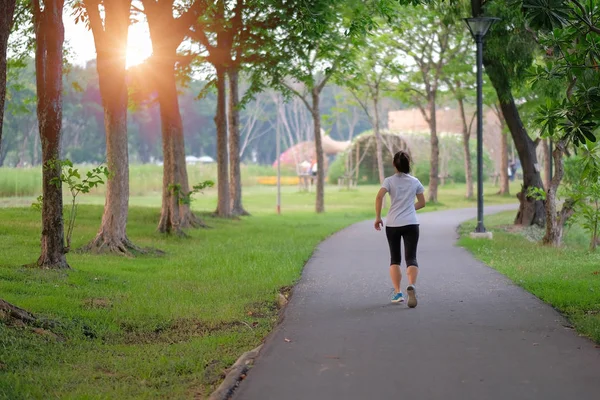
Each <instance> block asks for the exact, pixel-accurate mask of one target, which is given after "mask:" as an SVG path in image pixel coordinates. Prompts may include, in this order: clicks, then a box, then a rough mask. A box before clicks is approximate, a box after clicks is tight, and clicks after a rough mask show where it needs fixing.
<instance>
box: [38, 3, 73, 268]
mask: <svg viewBox="0 0 600 400" xmlns="http://www.w3.org/2000/svg"><path fill="white" fill-rule="evenodd" d="M33 6H34V10H33V12H34V26H35V28H34V29H35V36H36V50H35V70H36V86H37V99H38V105H37V116H38V124H39V129H40V140H41V142H42V161H43V163H44V168H42V180H43V196H44V201H43V204H42V240H41V244H42V246H41V247H42V248H41V255H40V257H39V259H38V261H37V265H38V266H39V267H41V268H52V269H58V268H69V264H67V259H66V257H65V254H66V249H65V243H64V220H63V213H62V212H63V197H62V185H61V183H60V174H61V168H62V167H61V165H60V163H59V162H57V161H58V160H59V159H60V135H61V129H62V89H63V85H62V72H63V67H62V65H63V64H62V61H63V59H62V57H63V43H64V25H63V20H62V14H63V6H64V3H63V0H51V1H47V2H45V4H44V9H43V10H41V9H40V4H39V1H34V3H33ZM57 179H58V184H56V183H54V180H57Z"/></svg>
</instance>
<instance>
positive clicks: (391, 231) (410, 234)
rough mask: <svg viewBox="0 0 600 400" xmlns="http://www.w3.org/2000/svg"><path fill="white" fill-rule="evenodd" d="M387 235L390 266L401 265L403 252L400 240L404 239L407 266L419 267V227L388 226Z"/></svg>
mask: <svg viewBox="0 0 600 400" xmlns="http://www.w3.org/2000/svg"><path fill="white" fill-rule="evenodd" d="M385 234H386V236H387V240H388V244H389V245H390V256H391V260H390V265H400V262H401V259H402V252H401V250H400V240H401V239H404V252H405V253H406V254H405V257H404V260H406V266H407V267H408V266H411V265H412V266H415V267H418V266H419V264H418V263H417V244H418V243H419V225H405V226H386V227H385Z"/></svg>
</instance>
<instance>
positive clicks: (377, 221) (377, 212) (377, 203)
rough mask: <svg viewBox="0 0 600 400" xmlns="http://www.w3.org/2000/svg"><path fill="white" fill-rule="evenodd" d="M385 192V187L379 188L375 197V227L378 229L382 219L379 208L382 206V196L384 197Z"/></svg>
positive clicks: (381, 224)
mask: <svg viewBox="0 0 600 400" xmlns="http://www.w3.org/2000/svg"><path fill="white" fill-rule="evenodd" d="M386 193H387V190H386V188H381V189H379V192H377V197H375V215H376V218H375V229H377V230H378V231H380V230H381V227H382V226H383V221H382V220H381V209H382V208H383V198H384V197H385V194H386Z"/></svg>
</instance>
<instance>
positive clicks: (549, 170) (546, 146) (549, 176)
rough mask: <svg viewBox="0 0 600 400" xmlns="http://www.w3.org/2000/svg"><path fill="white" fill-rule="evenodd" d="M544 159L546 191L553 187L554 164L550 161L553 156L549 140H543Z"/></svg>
mask: <svg viewBox="0 0 600 400" xmlns="http://www.w3.org/2000/svg"><path fill="white" fill-rule="evenodd" d="M541 143H542V159H543V160H544V187H545V188H546V190H548V188H549V187H550V185H551V180H552V162H551V161H550V157H552V154H551V153H550V144H549V142H548V139H544V140H542V142H541Z"/></svg>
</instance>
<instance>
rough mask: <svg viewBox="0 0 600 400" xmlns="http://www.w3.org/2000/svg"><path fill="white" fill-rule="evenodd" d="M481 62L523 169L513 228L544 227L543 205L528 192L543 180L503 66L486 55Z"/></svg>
mask: <svg viewBox="0 0 600 400" xmlns="http://www.w3.org/2000/svg"><path fill="white" fill-rule="evenodd" d="M483 61H484V65H485V67H486V71H487V72H488V76H489V78H490V81H491V82H492V85H493V86H494V89H495V90H496V93H497V94H498V98H499V99H500V108H501V110H502V115H503V116H504V121H505V122H506V125H507V126H508V129H509V130H510V133H511V136H512V138H513V143H514V144H515V147H516V148H517V153H518V154H519V160H520V161H521V167H522V168H523V185H522V188H521V192H520V193H519V194H517V197H518V199H519V202H520V205H519V211H518V212H517V216H516V218H515V224H516V225H525V226H529V225H534V224H535V225H538V226H544V224H545V222H546V221H545V220H546V214H545V210H544V202H543V201H542V200H536V199H535V198H533V197H530V196H528V191H529V188H543V183H542V178H541V176H540V171H539V169H538V167H537V165H538V164H537V155H536V144H535V143H534V142H533V140H531V138H530V137H529V135H528V134H527V130H526V129H525V127H524V126H523V122H522V121H521V117H520V116H519V110H518V109H517V106H516V104H515V101H514V98H513V96H512V93H511V91H510V87H509V86H508V85H507V79H508V78H507V77H506V76H505V75H506V74H505V72H503V71H504V69H503V66H502V65H501V63H500V62H499V61H498V60H496V59H494V58H493V57H488V55H487V54H485V53H484V60H483Z"/></svg>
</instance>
